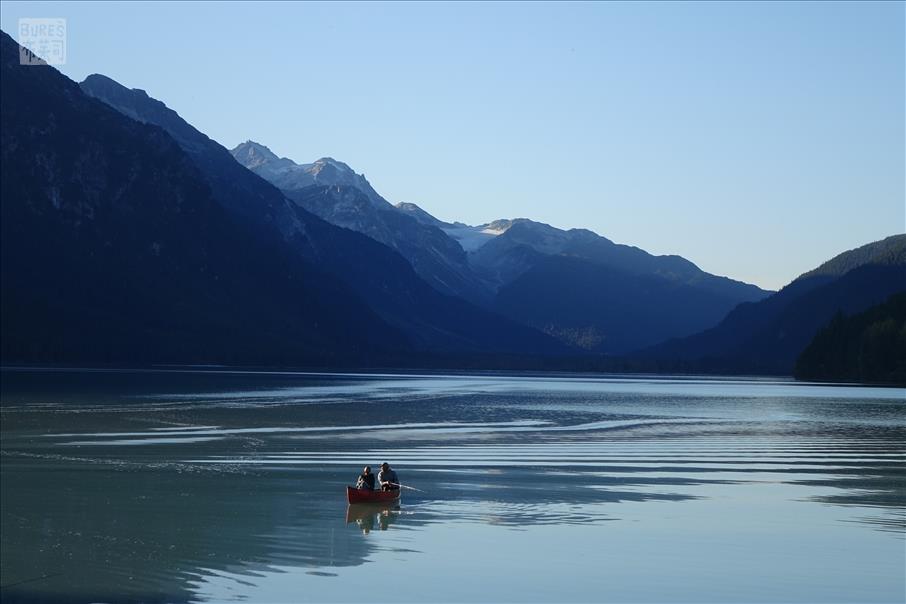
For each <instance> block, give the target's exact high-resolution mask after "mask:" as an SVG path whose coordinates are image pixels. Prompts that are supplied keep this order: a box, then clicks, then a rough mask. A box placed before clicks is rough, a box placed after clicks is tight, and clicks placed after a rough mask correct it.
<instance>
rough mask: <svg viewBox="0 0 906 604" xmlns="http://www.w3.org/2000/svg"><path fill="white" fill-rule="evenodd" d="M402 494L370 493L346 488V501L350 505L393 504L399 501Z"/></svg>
mask: <svg viewBox="0 0 906 604" xmlns="http://www.w3.org/2000/svg"><path fill="white" fill-rule="evenodd" d="M399 498H400V492H399V489H397V490H396V491H369V490H367V489H356V488H355V487H346V501H348V502H349V503H392V502H394V501H399Z"/></svg>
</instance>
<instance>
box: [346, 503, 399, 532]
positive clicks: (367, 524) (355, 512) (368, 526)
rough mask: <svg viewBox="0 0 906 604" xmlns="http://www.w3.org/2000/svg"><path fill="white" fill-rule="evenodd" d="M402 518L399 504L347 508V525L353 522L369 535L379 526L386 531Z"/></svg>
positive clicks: (360, 504) (356, 505)
mask: <svg viewBox="0 0 906 604" xmlns="http://www.w3.org/2000/svg"><path fill="white" fill-rule="evenodd" d="M399 516H400V506H399V502H396V501H395V502H393V503H351V504H349V505H347V506H346V524H352V523H353V522H354V523H355V524H356V525H358V527H359V528H360V529H362V533H363V534H365V535H367V534H368V533H370V532H371V531H373V530H374V527H375V526H377V527H378V528H379V529H380V530H382V531H386V530H387V527H389V526H390V525H391V524H393V523H394V522H396V521H397V520H398V519H399Z"/></svg>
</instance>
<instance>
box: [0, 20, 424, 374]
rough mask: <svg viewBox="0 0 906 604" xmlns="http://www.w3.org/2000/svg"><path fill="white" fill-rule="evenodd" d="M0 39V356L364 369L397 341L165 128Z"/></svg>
mask: <svg viewBox="0 0 906 604" xmlns="http://www.w3.org/2000/svg"><path fill="white" fill-rule="evenodd" d="M0 42H2V77H3V87H2V96H0V103H2V105H0V106H2V111H0V114H2V139H0V153H2V179H0V182H2V195H0V200H2V221H0V222H2V280H3V283H2V331H3V338H2V342H3V344H2V356H3V361H4V362H21V361H30V362H84V361H94V362H130V361H141V362H161V361H165V362H166V361H172V362H203V363H204V362H256V363H263V362H268V363H284V362H290V361H293V362H296V363H300V362H341V363H342V362H356V363H363V362H369V361H370V360H374V359H375V358H376V357H377V356H380V355H386V354H388V353H391V352H394V351H398V350H401V349H403V348H404V347H407V346H408V342H407V341H406V339H405V337H404V336H403V334H402V333H401V332H399V331H398V330H396V329H394V328H391V327H390V326H389V325H388V324H387V323H385V322H384V321H382V320H381V319H380V318H378V317H377V316H376V315H375V314H374V313H373V312H372V311H371V310H370V309H369V307H368V306H367V305H366V304H365V303H364V301H362V300H361V299H360V298H359V297H358V296H357V295H355V294H354V293H353V292H352V291H351V290H350V289H349V288H348V287H346V286H345V285H343V284H342V283H341V282H340V281H339V280H337V279H336V278H334V277H332V276H330V275H328V274H326V273H324V272H323V271H321V270H319V269H317V268H316V267H315V266H313V265H312V264H311V263H309V262H306V261H304V260H302V259H301V258H300V257H299V255H298V254H296V253H294V252H292V251H291V250H290V247H289V242H290V241H293V242H296V237H297V236H299V235H300V232H299V231H290V230H286V231H283V233H284V234H285V236H284V237H280V236H277V237H262V236H261V230H260V229H259V228H251V227H249V226H248V225H247V223H246V222H245V221H244V220H241V219H238V218H243V219H244V217H245V215H247V214H248V215H253V214H254V213H252V212H248V213H245V214H243V213H242V212H241V211H236V212H232V211H229V209H228V208H226V207H225V205H224V204H223V203H221V200H220V199H217V197H216V193H215V190H216V188H215V187H213V186H212V185H211V183H210V181H208V180H207V179H206V178H204V176H203V174H202V173H201V172H200V170H199V169H198V167H197V166H196V165H195V163H194V162H193V161H192V160H191V158H190V157H189V156H188V155H187V154H186V153H185V152H184V151H183V150H182V149H181V148H180V146H179V145H178V144H177V143H176V142H175V141H174V139H173V138H172V137H171V136H170V135H168V134H167V133H166V132H164V131H163V130H161V129H160V128H158V127H155V126H151V125H146V124H142V123H139V122H137V121H135V120H133V119H130V118H128V117H124V116H123V115H121V114H120V113H118V112H116V111H114V110H112V109H111V108H110V107H108V106H107V105H105V104H103V103H101V102H99V101H97V100H95V99H92V98H90V97H88V96H86V95H85V94H83V93H82V91H81V90H80V89H79V87H78V86H77V85H76V84H74V83H73V82H71V81H70V80H68V79H67V78H65V77H64V76H62V75H61V74H59V73H58V72H57V71H56V70H54V69H52V68H51V67H47V66H21V65H19V51H18V46H17V45H16V43H15V42H14V41H13V40H12V39H11V38H10V37H9V36H7V35H6V34H2V40H0ZM227 158H228V159H230V160H231V158H229V156H228V155H227ZM233 201H237V202H238V201H239V200H238V199H234V200H233ZM271 209H273V210H274V212H275V213H276V211H277V209H278V208H277V207H276V206H274V207H273V208H267V210H268V211H270V210H271ZM264 210H265V209H264V208H262V213H263V214H266V213H267V212H265V211H264ZM271 218H273V216H271ZM260 224H263V223H259V225H260ZM296 243H297V242H296Z"/></svg>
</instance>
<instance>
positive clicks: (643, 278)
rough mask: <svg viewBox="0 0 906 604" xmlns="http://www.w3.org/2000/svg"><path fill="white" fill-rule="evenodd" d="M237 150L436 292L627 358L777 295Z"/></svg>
mask: <svg viewBox="0 0 906 604" xmlns="http://www.w3.org/2000/svg"><path fill="white" fill-rule="evenodd" d="M232 153H233V157H235V158H236V160H237V161H239V163H241V164H243V165H244V166H245V167H246V168H248V169H250V170H252V171H253V172H255V173H256V174H258V175H259V176H261V177H262V178H265V179H267V180H268V181H269V182H271V184H273V185H275V186H278V187H280V188H281V190H282V191H283V193H284V194H285V195H286V196H287V197H288V198H290V199H292V200H294V201H296V202H297V203H298V204H299V205H300V206H301V207H303V208H305V209H306V210H308V211H310V212H312V213H314V214H317V215H318V216H320V217H321V218H323V219H325V220H327V221H328V222H331V223H333V224H337V225H339V226H343V227H346V228H348V229H351V230H354V231H357V232H360V233H363V234H365V235H368V236H369V237H372V238H373V239H375V240H377V241H380V242H381V243H384V244H386V245H388V246H389V247H391V248H393V249H395V250H397V251H398V252H400V254H402V255H403V256H404V257H405V258H406V259H407V260H409V262H410V263H411V264H412V266H413V267H414V268H415V270H416V272H418V274H419V275H420V276H421V277H422V278H423V279H424V280H425V281H427V282H428V283H430V284H432V285H433V286H434V287H436V288H437V289H438V290H439V291H442V292H444V293H450V294H453V295H457V296H459V297H462V298H464V299H467V300H469V301H472V302H474V303H476V304H479V305H481V306H484V307H486V308H488V309H489V310H492V311H494V312H496V313H498V314H500V315H502V316H505V317H508V318H510V319H513V320H515V321H518V322H520V323H523V324H525V325H528V326H531V327H533V328H535V329H538V330H540V331H543V332H545V333H547V334H549V335H551V336H553V337H555V338H556V339H558V340H559V341H561V342H563V343H564V344H565V345H567V346H570V347H573V348H575V349H576V350H578V351H583V352H586V353H597V354H601V353H606V354H621V353H625V352H628V351H631V350H634V349H637V348H640V347H643V346H647V345H651V344H654V343H657V342H660V341H662V340H664V339H666V338H670V337H676V336H683V335H689V334H693V333H696V332H698V331H700V330H702V329H705V328H707V327H710V326H711V325H713V324H714V323H716V322H717V321H718V320H720V318H721V317H723V316H724V315H725V314H726V313H727V312H729V311H730V310H731V309H733V308H734V307H735V306H736V305H737V304H739V303H740V302H747V301H755V300H760V299H762V298H763V297H765V296H766V295H768V294H769V293H770V292H766V291H763V290H761V289H759V288H758V287H756V286H754V285H749V284H746V283H741V282H739V281H733V280H731V279H728V278H726V277H716V276H714V275H711V274H708V273H706V272H704V271H702V270H701V269H699V268H698V267H697V266H695V265H694V264H693V263H692V262H689V261H688V260H686V259H684V258H681V257H679V256H653V255H651V254H649V253H647V252H645V251H643V250H641V249H639V248H636V247H631V246H626V245H619V244H616V243H613V242H612V241H610V240H608V239H606V238H604V237H601V236H599V235H597V234H595V233H593V232H591V231H589V230H585V229H572V230H569V231H566V230H562V229H557V228H555V227H552V226H550V225H547V224H543V223H540V222H535V221H532V220H528V219H525V218H519V219H513V220H506V219H502V220H496V221H493V222H491V223H488V224H483V225H479V226H470V225H466V224H463V223H448V222H444V221H441V220H438V219H437V218H435V217H434V216H432V215H431V214H430V213H428V212H426V211H425V210H424V209H422V208H420V207H419V206H417V205H416V204H414V203H399V204H397V205H396V206H393V205H391V204H390V203H389V202H387V201H386V200H385V199H384V198H383V197H381V196H380V195H378V194H377V193H376V192H375V191H374V188H373V187H372V186H371V185H370V184H368V182H367V180H366V179H365V177H364V175H361V174H356V173H355V172H354V170H352V168H350V167H349V166H348V165H347V164H345V163H342V162H337V161H336V160H333V159H331V158H322V159H319V160H317V161H315V162H314V163H309V164H297V163H295V162H294V161H292V160H291V159H289V158H285V157H279V156H277V155H276V154H275V153H273V152H272V151H271V150H270V149H268V148H267V147H266V146H264V145H262V144H260V143H256V142H253V141H246V142H244V143H242V144H240V145H238V146H237V147H236V148H234V149H233V150H232ZM328 166H329V167H330V169H327V167H328ZM356 185H358V186H356Z"/></svg>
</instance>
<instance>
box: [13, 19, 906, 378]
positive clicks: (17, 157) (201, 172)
mask: <svg viewBox="0 0 906 604" xmlns="http://www.w3.org/2000/svg"><path fill="white" fill-rule="evenodd" d="M0 42H2V76H3V87H2V118H0V119H2V140H0V147H2V149H0V154H2V174H0V176H2V204H0V205H2V242H0V244H2V250H0V251H2V259H0V261H2V267H0V268H2V270H0V274H2V300H0V302H2V304H0V306H2V309H0V310H2V330H3V338H2V350H0V353H2V358H3V361H4V362H56V363H73V362H112V363H122V362H191V363H211V362H215V363H231V364H276V365H295V366H300V365H318V366H350V365H359V366H415V365H418V366H469V367H492V366H513V365H518V366H531V367H535V368H551V367H559V368H575V367H583V368H598V369H613V368H628V369H652V368H653V369H660V368H669V369H671V370H694V371H722V372H728V371H733V372H739V371H741V372H767V373H789V372H790V371H791V370H792V365H793V363H794V362H795V360H796V357H797V355H798V354H799V353H801V352H802V350H803V349H804V348H805V347H806V346H807V345H808V343H809V342H810V340H811V338H812V337H813V336H814V334H815V333H816V332H818V331H819V330H820V329H821V328H822V327H823V326H824V325H826V324H827V322H828V321H830V320H831V318H832V317H833V316H835V314H836V313H840V312H844V313H854V312H860V311H862V310H865V309H866V308H868V307H870V306H872V305H874V304H878V303H880V302H881V301H883V300H884V299H886V297H887V296H889V295H890V294H891V293H895V292H897V291H900V290H903V289H906V274H904V270H906V269H904V267H906V253H904V247H906V243H904V240H906V236H904V235H898V236H894V237H891V238H888V239H886V240H884V241H881V242H875V243H873V244H870V245H867V246H864V247H862V248H859V249H857V250H852V251H850V252H847V253H844V254H841V255H839V256H837V257H835V258H834V259H832V260H830V261H829V262H827V263H825V264H823V265H822V266H820V267H817V268H816V269H815V270H813V271H810V272H809V273H806V274H804V275H802V276H801V277H799V278H798V279H797V280H795V281H794V282H792V283H791V284H790V285H788V286H787V287H785V288H783V289H782V290H781V291H780V292H776V293H774V292H768V291H764V290H761V289H759V288H758V287H756V286H754V285H750V284H746V283H742V282H739V281H735V280H732V279H729V278H727V277H720V276H715V275H711V274H709V273H707V272H705V271H702V270H701V269H700V268H698V267H697V266H696V265H695V264H693V263H692V262H690V261H688V260H686V259H684V258H682V257H679V256H671V255H667V256H655V255H652V254H649V253H647V252H645V251H644V250H641V249H639V248H636V247H632V246H628V245H622V244H618V243H614V242H612V241H610V240H609V239H607V238H605V237H602V236H600V235H598V234H596V233H593V232H591V231H589V230H585V229H571V230H564V229H559V228H555V227H553V226H550V225H547V224H543V223H540V222H536V221H533V220H529V219H526V218H515V219H500V220H495V221H492V222H488V223H486V224H481V225H467V224H464V223H460V222H445V221H442V220H439V219H437V218H435V217H434V216H432V215H431V214H430V213H429V212H427V211H425V210H424V209H422V208H421V207H419V206H418V205H416V204H414V203H397V204H395V205H394V204H392V203H390V202H389V201H387V200H386V199H385V198H384V197H382V196H381V195H380V194H379V193H378V192H377V191H376V190H375V189H374V187H372V186H371V184H370V183H369V182H368V180H367V179H366V178H365V176H364V174H359V173H356V171H355V170H354V169H353V168H351V167H350V166H349V165H347V164H345V163H343V162H341V161H337V160H335V159H333V158H327V157H325V158H321V159H318V160H316V161H314V162H311V163H301V164H300V163H296V162H295V161H293V160H290V159H288V158H285V157H279V156H278V155H276V154H275V153H273V152H271V151H270V149H268V148H267V147H265V146H264V145H262V144H259V143H255V142H253V141H246V142H244V143H242V144H240V145H238V146H237V147H235V148H234V149H232V150H227V149H226V148H225V147H223V146H221V145H220V144H219V143H217V142H216V141H214V140H212V139H210V138H209V137H208V136H206V135H205V134H204V133H202V132H200V131H199V130H197V129H196V128H195V127H193V126H192V125H191V124H189V123H188V122H186V121H185V120H184V119H183V118H181V117H180V116H179V114H178V113H176V112H175V111H174V110H172V109H171V108H169V107H167V106H166V105H165V104H164V103H163V102H161V101H159V100H157V99H154V98H152V97H151V96H149V95H148V94H147V93H146V92H144V91H143V90H140V89H129V88H126V87H124V86H122V85H120V84H119V83H117V82H116V81H114V80H112V79H110V78H108V77H105V76H102V75H97V74H95V75H92V76H89V77H88V78H86V79H85V81H83V82H82V83H81V84H76V83H74V82H72V81H71V80H69V79H68V78H66V77H64V76H63V75H61V74H60V73H59V72H57V71H56V70H54V69H53V68H51V67H49V66H31V65H20V64H19V61H18V56H19V55H18V46H17V45H16V43H15V42H14V41H13V40H12V39H11V38H9V36H7V35H6V34H2V40H0Z"/></svg>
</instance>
